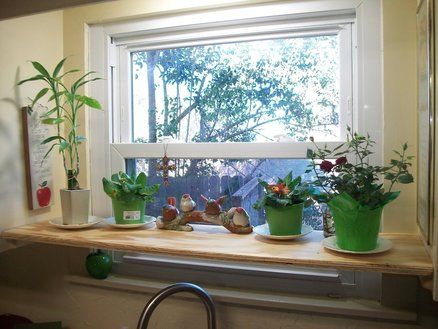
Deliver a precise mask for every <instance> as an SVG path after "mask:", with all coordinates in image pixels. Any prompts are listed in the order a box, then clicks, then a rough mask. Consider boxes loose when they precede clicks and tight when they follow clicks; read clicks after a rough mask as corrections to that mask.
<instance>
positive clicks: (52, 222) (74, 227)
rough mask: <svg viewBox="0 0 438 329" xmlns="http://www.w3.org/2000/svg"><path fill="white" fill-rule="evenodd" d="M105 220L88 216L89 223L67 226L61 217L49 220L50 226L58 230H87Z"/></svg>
mask: <svg viewBox="0 0 438 329" xmlns="http://www.w3.org/2000/svg"><path fill="white" fill-rule="evenodd" d="M103 220H104V218H102V217H97V216H88V223H82V224H69V225H67V224H63V223H62V217H59V218H55V219H52V220H49V224H50V225H53V226H56V227H58V228H62V229H66V230H79V229H81V228H87V227H90V226H93V225H95V224H97V223H100V222H101V221H103Z"/></svg>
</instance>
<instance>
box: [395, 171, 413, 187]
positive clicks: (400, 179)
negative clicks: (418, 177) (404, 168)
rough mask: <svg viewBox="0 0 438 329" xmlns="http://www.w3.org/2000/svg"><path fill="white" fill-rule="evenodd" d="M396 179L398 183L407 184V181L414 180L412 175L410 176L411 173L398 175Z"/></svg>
mask: <svg viewBox="0 0 438 329" xmlns="http://www.w3.org/2000/svg"><path fill="white" fill-rule="evenodd" d="M397 181H398V182H399V183H400V184H409V183H413V182H414V176H412V175H411V174H409V173H407V174H403V175H400V176H399V177H398V179H397Z"/></svg>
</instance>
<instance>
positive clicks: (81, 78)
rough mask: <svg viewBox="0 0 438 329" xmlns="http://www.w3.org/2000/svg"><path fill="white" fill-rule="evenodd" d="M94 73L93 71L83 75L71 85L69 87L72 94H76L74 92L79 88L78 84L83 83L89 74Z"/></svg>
mask: <svg viewBox="0 0 438 329" xmlns="http://www.w3.org/2000/svg"><path fill="white" fill-rule="evenodd" d="M94 73H96V72H95V71H90V72H87V73H85V74H84V75H83V76H81V77H80V78H79V79H77V80H76V81H75V82H74V83H73V85H72V86H71V90H72V93H75V92H76V90H77V89H78V88H79V84H80V83H81V82H83V81H84V80H85V78H86V77H87V76H89V75H90V74H94Z"/></svg>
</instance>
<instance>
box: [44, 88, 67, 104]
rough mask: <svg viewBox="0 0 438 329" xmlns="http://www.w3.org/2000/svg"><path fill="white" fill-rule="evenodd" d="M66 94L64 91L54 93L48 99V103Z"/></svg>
mask: <svg viewBox="0 0 438 329" xmlns="http://www.w3.org/2000/svg"><path fill="white" fill-rule="evenodd" d="M65 93H66V91H65V90H64V91H59V92H56V93H54V94H53V95H52V96H50V97H49V99H48V101H49V102H50V101H53V100H54V99H55V98H59V97H60V96H62V95H64V94H65Z"/></svg>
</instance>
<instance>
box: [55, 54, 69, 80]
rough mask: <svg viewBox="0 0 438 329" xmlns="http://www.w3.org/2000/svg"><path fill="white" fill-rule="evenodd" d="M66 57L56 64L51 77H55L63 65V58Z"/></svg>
mask: <svg viewBox="0 0 438 329" xmlns="http://www.w3.org/2000/svg"><path fill="white" fill-rule="evenodd" d="M66 59H67V57H64V58H63V59H62V60H61V61H60V62H59V63H58V65H56V67H55V69H54V70H53V77H55V78H56V77H57V76H58V73H59V71H61V69H62V66H63V65H64V62H65V60H66Z"/></svg>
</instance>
